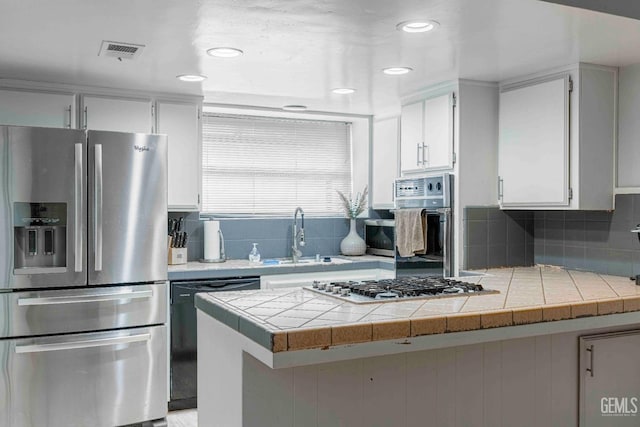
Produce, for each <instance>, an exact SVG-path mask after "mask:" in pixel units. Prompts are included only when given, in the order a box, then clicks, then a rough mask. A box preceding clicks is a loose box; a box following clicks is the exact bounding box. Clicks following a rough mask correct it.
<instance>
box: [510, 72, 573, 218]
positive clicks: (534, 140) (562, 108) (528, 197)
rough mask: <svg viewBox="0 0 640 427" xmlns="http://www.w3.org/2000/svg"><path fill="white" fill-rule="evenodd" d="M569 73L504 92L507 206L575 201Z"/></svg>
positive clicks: (561, 203) (565, 203)
mask: <svg viewBox="0 0 640 427" xmlns="http://www.w3.org/2000/svg"><path fill="white" fill-rule="evenodd" d="M569 85H570V80H569V75H564V76H559V77H554V78H553V79H552V80H549V81H541V82H537V83H534V84H529V85H525V86H522V87H515V88H512V89H509V90H505V91H503V92H501V93H500V144H499V150H498V156H499V161H500V181H499V197H500V202H501V203H502V205H503V206H505V207H509V206H518V205H526V206H531V205H539V206H554V205H557V206H568V205H569Z"/></svg>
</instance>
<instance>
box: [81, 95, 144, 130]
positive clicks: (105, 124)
mask: <svg viewBox="0 0 640 427" xmlns="http://www.w3.org/2000/svg"><path fill="white" fill-rule="evenodd" d="M152 106H153V103H152V102H151V99H145V98H123V97H110V96H102V95H83V96H82V111H81V114H80V116H81V117H80V122H81V123H82V128H83V129H91V130H110V131H114V132H134V133H154V132H155V128H154V127H153V111H152V108H153V107H152Z"/></svg>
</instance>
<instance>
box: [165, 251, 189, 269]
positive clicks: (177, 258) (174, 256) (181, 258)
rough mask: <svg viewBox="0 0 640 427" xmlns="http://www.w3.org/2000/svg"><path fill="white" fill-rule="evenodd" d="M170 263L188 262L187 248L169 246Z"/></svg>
mask: <svg viewBox="0 0 640 427" xmlns="http://www.w3.org/2000/svg"><path fill="white" fill-rule="evenodd" d="M168 255H169V256H168V258H169V259H168V262H169V265H177V264H186V263H187V248H169V252H168Z"/></svg>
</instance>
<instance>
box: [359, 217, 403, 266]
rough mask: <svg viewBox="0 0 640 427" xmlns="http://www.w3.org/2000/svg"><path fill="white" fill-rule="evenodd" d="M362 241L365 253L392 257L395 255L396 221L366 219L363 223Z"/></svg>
mask: <svg viewBox="0 0 640 427" xmlns="http://www.w3.org/2000/svg"><path fill="white" fill-rule="evenodd" d="M364 240H365V241H366V242H367V253H368V254H371V255H381V256H388V257H394V256H395V254H396V251H395V246H396V243H395V241H396V221H395V220H393V219H366V220H365V221H364Z"/></svg>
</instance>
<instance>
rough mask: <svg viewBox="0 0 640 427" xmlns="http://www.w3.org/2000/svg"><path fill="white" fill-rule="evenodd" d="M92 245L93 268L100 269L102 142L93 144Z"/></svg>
mask: <svg viewBox="0 0 640 427" xmlns="http://www.w3.org/2000/svg"><path fill="white" fill-rule="evenodd" d="M94 186H95V188H94V190H95V193H94V206H93V221H94V223H93V238H94V239H93V245H94V248H93V250H94V256H95V259H94V264H95V265H94V270H95V271H102V144H96V145H95V166H94Z"/></svg>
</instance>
